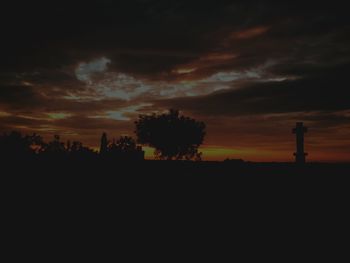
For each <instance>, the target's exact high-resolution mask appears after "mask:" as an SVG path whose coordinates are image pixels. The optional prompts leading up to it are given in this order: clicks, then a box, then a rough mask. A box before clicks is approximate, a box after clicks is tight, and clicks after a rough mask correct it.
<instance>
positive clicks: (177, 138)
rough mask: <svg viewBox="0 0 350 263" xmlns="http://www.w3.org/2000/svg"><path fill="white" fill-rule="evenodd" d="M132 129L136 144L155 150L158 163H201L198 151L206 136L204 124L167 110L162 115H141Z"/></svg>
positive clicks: (177, 112)
mask: <svg viewBox="0 0 350 263" xmlns="http://www.w3.org/2000/svg"><path fill="white" fill-rule="evenodd" d="M135 125H136V131H135V133H136V135H137V138H138V143H140V144H144V145H148V146H150V147H153V148H155V156H156V158H157V159H167V160H172V159H175V160H182V159H186V160H193V159H194V160H200V158H201V153H199V152H198V148H199V146H200V145H201V144H202V143H203V140H204V136H205V124H204V123H203V122H198V121H196V120H194V119H191V118H188V117H184V116H180V114H179V111H178V110H169V112H168V113H165V114H161V115H156V114H153V115H140V116H139V120H138V121H136V122H135Z"/></svg>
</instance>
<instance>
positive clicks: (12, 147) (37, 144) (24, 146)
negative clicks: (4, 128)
mask: <svg viewBox="0 0 350 263" xmlns="http://www.w3.org/2000/svg"><path fill="white" fill-rule="evenodd" d="M43 145H44V143H43V139H42V137H40V136H38V135H36V134H33V135H26V136H22V134H21V133H19V132H16V131H13V132H11V133H10V134H6V133H5V134H3V135H1V136H0V155H1V156H6V157H9V158H13V157H16V158H21V157H27V156H29V155H33V154H35V153H39V152H40V151H41V150H42V149H43Z"/></svg>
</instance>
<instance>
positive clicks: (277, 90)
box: [156, 64, 350, 116]
mask: <svg viewBox="0 0 350 263" xmlns="http://www.w3.org/2000/svg"><path fill="white" fill-rule="evenodd" d="M317 67H318V66H317ZM349 71H350V65H349V64H346V65H341V66H337V67H335V68H328V69H323V70H319V71H318V72H317V74H316V72H313V74H310V76H309V77H305V78H301V79H296V80H284V81H267V82H260V83H254V84H250V85H248V86H245V87H243V88H239V89H233V90H230V91H227V92H218V93H214V94H210V95H207V96H202V97H196V98H178V99H172V100H160V101H157V102H156V105H157V104H158V105H159V106H165V105H167V106H170V107H173V108H181V109H184V110H188V111H190V112H193V113H196V114H200V115H224V116H225V115H226V116H237V115H247V114H248V115H249V114H267V113H288V112H307V111H340V110H348V109H350V101H349V99H348V97H349V95H350V92H349V84H350V81H349V78H348V72H349Z"/></svg>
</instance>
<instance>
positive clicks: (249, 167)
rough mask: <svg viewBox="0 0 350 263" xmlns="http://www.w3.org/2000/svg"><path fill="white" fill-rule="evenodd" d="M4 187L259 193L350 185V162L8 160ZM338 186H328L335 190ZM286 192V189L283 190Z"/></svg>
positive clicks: (5, 164)
mask: <svg viewBox="0 0 350 263" xmlns="http://www.w3.org/2000/svg"><path fill="white" fill-rule="evenodd" d="M2 167H3V172H2V176H1V179H2V181H3V184H2V186H4V185H6V184H7V183H8V185H11V186H16V187H20V186H22V187H24V188H25V190H30V189H38V190H46V189H50V188H51V189H59V188H61V189H70V190H71V191H72V190H73V191H74V189H76V191H85V190H87V189H91V191H95V192H98V191H101V192H105V191H107V192H108V191H109V192H111V191H112V192H113V191H114V192H118V191H119V192H128V191H130V192H133V191H135V193H141V192H144V193H150V192H152V191H165V192H167V191H178V190H184V189H187V190H189V191H193V192H195V191H207V192H208V193H214V192H218V193H222V192H230V191H232V192H234V191H238V192H239V191H244V190H245V189H246V190H249V191H251V190H252V189H254V188H256V190H258V191H263V192H268V190H269V189H270V190H273V191H275V190H278V191H281V189H284V190H290V191H294V189H297V188H299V189H300V188H309V190H310V191H312V190H320V189H318V188H317V186H320V187H328V188H329V187H332V186H337V187H342V188H346V189H347V188H348V182H350V164H322V163H309V164H306V165H301V166H300V165H296V164H293V163H249V162H240V161H237V162H235V161H234V162H183V161H141V162H122V161H119V162H118V161H113V160H69V159H64V160H59V161H58V160H55V161H52V160H31V161H30V162H29V161H18V162H11V161H8V162H4V163H3V165H2ZM329 190H332V189H328V190H326V191H329ZM282 191H283V190H282Z"/></svg>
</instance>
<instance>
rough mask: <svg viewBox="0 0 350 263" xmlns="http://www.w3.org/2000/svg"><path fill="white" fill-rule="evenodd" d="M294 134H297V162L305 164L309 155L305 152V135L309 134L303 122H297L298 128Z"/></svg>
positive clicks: (294, 130) (295, 154)
mask: <svg viewBox="0 0 350 263" xmlns="http://www.w3.org/2000/svg"><path fill="white" fill-rule="evenodd" d="M293 133H294V134H296V145H297V151H296V153H294V156H295V162H296V163H298V164H304V163H305V162H306V156H307V153H305V152H304V134H305V133H307V128H306V127H305V126H304V124H303V123H302V122H297V124H296V128H294V129H293Z"/></svg>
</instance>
